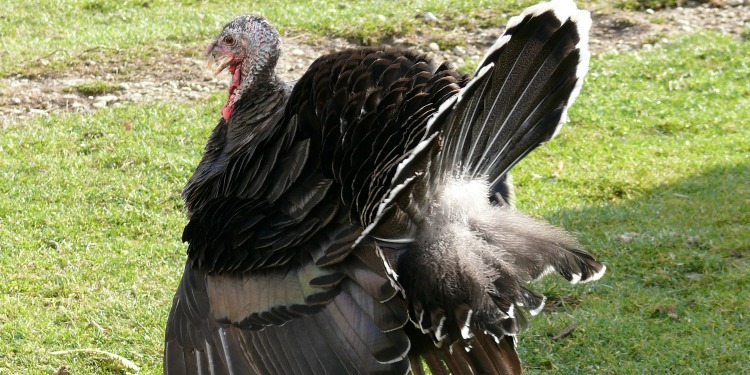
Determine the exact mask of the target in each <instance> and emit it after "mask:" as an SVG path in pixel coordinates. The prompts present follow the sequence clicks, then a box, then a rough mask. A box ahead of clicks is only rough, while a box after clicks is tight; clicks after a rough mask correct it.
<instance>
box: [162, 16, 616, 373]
mask: <svg viewBox="0 0 750 375" xmlns="http://www.w3.org/2000/svg"><path fill="white" fill-rule="evenodd" d="M589 26H590V18H589V16H588V13H587V12H583V11H579V10H577V9H576V8H575V6H574V5H573V4H572V2H569V1H553V2H551V3H546V4H540V5H537V6H535V7H532V8H529V9H527V10H526V11H525V12H524V13H523V14H522V15H521V16H519V17H514V18H513V19H511V20H510V22H509V25H508V28H507V29H506V31H505V33H504V34H503V35H502V36H501V37H500V38H499V39H498V41H497V42H496V43H495V45H493V47H492V48H491V49H490V50H489V51H488V52H487V54H486V56H485V59H484V60H483V61H482V62H481V63H480V65H479V67H478V68H477V71H476V73H475V74H474V75H473V76H465V75H463V74H461V73H459V72H457V71H456V70H454V69H453V68H452V67H451V66H450V65H447V64H442V65H436V64H434V63H433V62H432V61H431V60H430V59H428V58H427V57H425V56H423V55H419V54H416V53H413V52H410V51H405V50H400V49H391V48H375V47H367V48H358V49H348V50H344V51H340V52H337V53H332V54H329V55H326V56H322V57H320V58H319V59H317V60H316V61H315V62H314V63H313V64H312V65H311V66H310V68H309V69H308V71H307V72H306V73H305V74H304V76H303V77H302V78H300V79H299V80H298V81H297V82H296V83H294V84H293V85H291V84H286V83H284V82H282V81H281V80H279V78H277V77H276V75H275V73H274V68H275V64H276V61H277V59H278V56H279V53H280V52H279V50H280V38H279V36H278V33H277V32H276V30H275V29H274V28H273V26H271V25H270V24H269V23H268V22H267V21H266V20H264V19H262V18H260V17H256V16H240V17H237V18H236V19H235V20H234V21H232V22H231V23H229V24H227V26H225V28H224V30H223V31H222V34H221V35H220V36H219V38H217V39H216V41H214V43H213V44H212V45H211V46H210V48H209V55H210V57H211V58H212V59H213V60H215V61H216V62H217V63H218V64H219V66H218V70H217V71H220V70H222V69H225V68H228V69H229V70H230V72H231V73H232V75H233V79H232V83H231V85H230V89H229V97H228V100H227V104H226V105H225V106H224V108H223V109H222V111H221V113H222V119H221V120H220V121H219V124H218V126H217V127H216V128H215V129H214V132H213V134H212V135H211V137H210V138H209V140H208V144H207V146H206V152H205V154H204V156H203V159H202V160H201V162H200V164H199V165H198V167H197V169H196V171H195V173H194V175H193V176H192V177H191V179H190V181H189V182H188V184H187V186H186V187H185V190H184V192H183V198H184V199H185V204H186V208H187V211H188V216H189V220H190V221H189V223H188V225H187V226H186V227H185V230H184V233H183V240H184V241H186V242H188V243H189V247H188V259H187V264H186V266H185V271H184V275H183V278H182V281H181V283H180V285H179V287H178V289H177V293H176V294H175V298H174V303H173V306H172V311H171V312H170V315H169V320H168V323H167V331H166V344H165V353H164V372H165V373H167V374H214V373H232V374H323V373H330V374H343V373H367V374H369V373H406V372H408V371H413V372H414V373H417V374H422V373H424V371H425V369H429V371H430V372H431V373H433V374H444V373H455V374H474V373H491V374H492V373H497V374H506V373H507V374H512V373H520V371H521V365H520V361H519V359H518V356H517V355H516V352H515V343H514V336H515V335H516V334H517V333H518V331H519V329H520V328H521V327H522V326H523V324H524V323H525V318H524V315H523V310H529V311H531V313H532V314H535V313H537V312H539V311H540V310H541V308H542V307H543V304H544V297H542V296H541V295H540V294H537V293H535V292H533V291H531V290H529V289H528V288H527V286H526V282H527V281H529V280H531V279H536V278H539V277H542V276H543V275H545V274H547V273H550V272H557V273H559V274H561V275H562V276H563V277H565V278H566V279H568V280H569V281H571V282H574V283H575V282H578V281H589V280H595V279H598V278H599V277H601V276H602V274H603V273H604V270H605V267H604V266H603V265H601V264H600V263H598V262H597V261H596V260H595V259H594V258H593V257H592V256H590V255H589V254H588V253H587V252H586V251H585V250H583V249H582V248H581V246H580V245H578V243H577V242H576V241H575V240H573V239H572V238H571V237H569V236H568V235H566V234H565V233H564V231H563V230H561V229H558V228H555V227H553V226H551V225H549V224H546V223H544V222H541V221H540V220H537V219H533V218H530V217H528V216H525V215H523V214H522V213H520V212H518V211H517V210H515V208H513V205H512V195H513V190H512V184H511V181H510V178H509V174H508V173H509V171H510V169H511V168H512V167H513V166H514V165H515V164H516V163H517V162H518V161H519V160H521V159H522V158H523V157H524V156H525V155H526V154H528V153H529V152H530V151H531V150H533V149H534V148H536V147H537V146H538V145H539V144H541V143H542V142H545V141H547V140H549V139H550V138H552V137H553V136H554V134H555V133H556V132H557V130H558V128H559V126H560V124H561V123H562V122H563V121H564V118H565V112H566V110H567V108H568V107H569V106H570V104H572V101H573V99H574V98H575V96H576V95H577V93H578V90H579V89H580V86H581V83H582V79H583V76H584V75H585V73H586V70H587V64H588V49H587V48H588V47H587V39H588V28H589Z"/></svg>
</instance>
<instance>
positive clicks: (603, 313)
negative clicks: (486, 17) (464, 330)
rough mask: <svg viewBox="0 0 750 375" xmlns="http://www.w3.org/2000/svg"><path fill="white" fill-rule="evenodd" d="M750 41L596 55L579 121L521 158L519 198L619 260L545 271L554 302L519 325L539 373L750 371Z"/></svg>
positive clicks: (704, 39) (690, 42)
mask: <svg viewBox="0 0 750 375" xmlns="http://www.w3.org/2000/svg"><path fill="white" fill-rule="evenodd" d="M709 41H711V43H708V42H709ZM748 52H750V44H748V43H747V42H738V41H734V40H729V39H728V38H726V37H718V36H716V35H695V36H692V37H690V38H686V39H683V40H681V41H679V42H677V43H675V44H672V45H670V46H668V47H667V48H666V49H659V50H656V51H654V52H650V53H642V54H635V55H608V56H604V57H603V58H601V59H594V61H593V65H592V71H591V75H590V76H589V79H588V81H587V82H586V85H585V87H584V94H583V95H582V97H581V98H580V101H579V102H578V103H577V104H576V105H577V106H576V107H575V108H574V110H573V111H572V113H571V116H572V119H573V122H572V123H571V124H570V126H569V127H567V128H566V129H565V130H564V131H563V133H562V136H561V137H560V138H559V139H557V140H556V141H554V142H552V143H551V144H549V146H548V147H545V148H542V149H541V150H539V151H538V152H536V153H535V155H533V156H532V157H531V158H530V159H528V160H527V161H525V162H524V163H522V164H521V165H519V168H518V170H517V173H516V179H515V181H516V183H517V185H518V191H519V194H518V196H519V200H520V202H519V207H520V208H521V209H522V210H526V211H530V212H534V213H536V214H538V215H542V216H545V217H547V218H548V219H550V220H551V221H553V222H556V223H559V224H561V225H563V226H564V227H566V228H571V229H573V230H576V231H578V232H579V236H580V238H581V240H582V241H583V243H584V244H585V245H587V247H588V248H590V249H591V250H592V251H593V253H595V254H597V255H598V256H599V257H601V259H602V260H603V261H604V262H605V263H606V264H607V265H608V267H609V271H608V274H607V275H606V276H605V278H604V279H602V280H601V281H600V282H597V283H594V284H588V285H586V286H585V287H575V288H572V289H571V288H570V287H569V286H567V285H562V284H561V283H559V282H556V281H554V280H552V281H548V282H544V283H541V284H542V285H540V289H541V290H548V291H551V293H549V292H548V294H551V295H552V299H551V301H552V303H553V305H556V307H555V308H554V309H553V310H555V311H554V313H548V314H545V315H543V316H542V318H541V319H532V324H531V326H530V329H529V331H528V332H526V335H523V336H521V340H520V342H521V353H522V356H523V357H524V359H525V362H526V363H527V364H528V367H529V371H528V372H529V373H532V374H533V373H570V374H573V373H611V374H621V373H627V374H641V373H683V371H685V370H686V369H691V370H692V371H694V372H696V373H724V372H726V371H727V369H732V370H731V372H732V373H738V374H739V373H748V372H750V354H748V352H747V350H745V349H743V348H744V347H746V345H747V343H748V342H750V330H748V326H747V318H748V316H747V311H750V302H748V301H750V289H749V288H748V286H749V285H748V284H750V277H748V266H749V265H750V246H749V245H748V244H750V209H749V208H750V160H749V159H748V157H747V156H748V154H749V153H748V152H749V151H750V146H749V145H750V126H749V125H750V123H749V122H748V120H747V119H748V118H750V117H748V116H750V109H749V108H750V87H748V86H747V84H746V79H745V78H743V77H747V75H748V74H749V73H750V66H748V64H747V61H745V60H744V59H742V58H740V57H739V56H743V55H745V54H746V53H748ZM667 306H671V308H672V309H674V311H675V313H676V315H675V314H672V316H670V314H669V313H668V311H667ZM572 323H578V324H579V326H578V328H577V330H576V331H575V332H574V333H573V334H572V336H570V337H568V338H566V339H564V340H561V341H554V340H552V337H553V336H554V335H555V334H556V333H557V332H559V331H561V330H563V328H565V327H567V326H569V325H570V324H572Z"/></svg>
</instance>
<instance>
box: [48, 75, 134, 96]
mask: <svg viewBox="0 0 750 375" xmlns="http://www.w3.org/2000/svg"><path fill="white" fill-rule="evenodd" d="M124 89H125V88H124V87H122V85H120V84H119V83H112V82H107V81H102V80H98V79H97V80H93V81H88V82H84V83H81V84H78V85H72V86H69V87H66V88H65V90H63V91H65V92H77V93H80V94H82V95H92V96H96V95H104V94H110V93H113V92H117V91H122V90H124Z"/></svg>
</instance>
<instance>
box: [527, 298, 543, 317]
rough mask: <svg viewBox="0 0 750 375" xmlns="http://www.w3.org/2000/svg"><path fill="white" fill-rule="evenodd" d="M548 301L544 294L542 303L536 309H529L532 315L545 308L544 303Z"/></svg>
mask: <svg viewBox="0 0 750 375" xmlns="http://www.w3.org/2000/svg"><path fill="white" fill-rule="evenodd" d="M546 302H547V297H545V296H542V303H540V304H539V306H537V307H536V308H535V309H532V310H529V314H531V316H534V315H537V314H539V313H540V312H542V310H543V309H544V304H545V303H546Z"/></svg>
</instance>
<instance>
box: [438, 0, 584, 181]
mask: <svg viewBox="0 0 750 375" xmlns="http://www.w3.org/2000/svg"><path fill="white" fill-rule="evenodd" d="M590 27H591V19H590V16H589V13H588V12H585V11H580V10H578V9H576V7H575V5H574V4H573V3H572V2H569V1H553V2H550V3H545V4H539V5H536V6H533V7H531V8H528V9H527V10H526V11H524V12H523V13H522V14H521V15H520V16H517V17H513V18H511V19H510V21H509V23H508V26H507V29H506V31H505V33H504V34H503V35H502V36H501V37H500V38H499V39H498V40H497V42H496V43H495V44H494V45H493V46H492V47H491V48H490V50H489V51H488V52H487V53H486V55H485V57H484V60H483V61H482V62H481V63H480V64H479V66H478V67H477V70H476V72H475V74H474V77H473V79H472V80H471V81H470V82H469V83H468V84H467V85H466V86H465V87H464V88H463V89H462V90H461V91H460V92H459V93H458V95H457V96H456V97H455V103H454V104H453V105H452V106H451V107H450V108H446V110H445V111H443V112H442V113H439V114H438V115H437V116H436V118H435V119H434V122H435V124H440V126H442V127H443V131H444V140H443V142H444V144H445V145H444V150H443V153H442V157H441V159H440V160H439V169H440V170H443V171H445V172H450V174H449V175H452V176H454V177H460V178H462V179H474V178H479V177H484V176H486V177H487V178H488V180H489V182H490V188H491V189H492V190H493V191H498V190H499V187H498V185H499V184H501V183H502V182H503V180H504V177H505V175H506V174H507V173H508V171H509V170H510V169H511V168H512V167H513V166H514V165H515V164H516V163H518V161H520V160H521V159H522V158H523V157H524V156H526V155H527V154H528V153H529V152H530V151H532V150H533V149H534V148H536V147H537V146H539V145H540V144H541V143H543V142H545V141H548V140H549V139H551V138H552V137H553V136H554V135H555V134H556V133H557V131H558V130H559V129H560V126H561V124H562V123H563V122H564V121H565V117H566V112H567V109H568V108H569V107H570V105H571V104H572V103H573V101H574V99H575V97H576V96H577V95H578V92H579V90H580V88H581V85H582V82H583V77H584V75H585V74H586V72H587V70H588V62H589V51H588V32H589V29H590Z"/></svg>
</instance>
